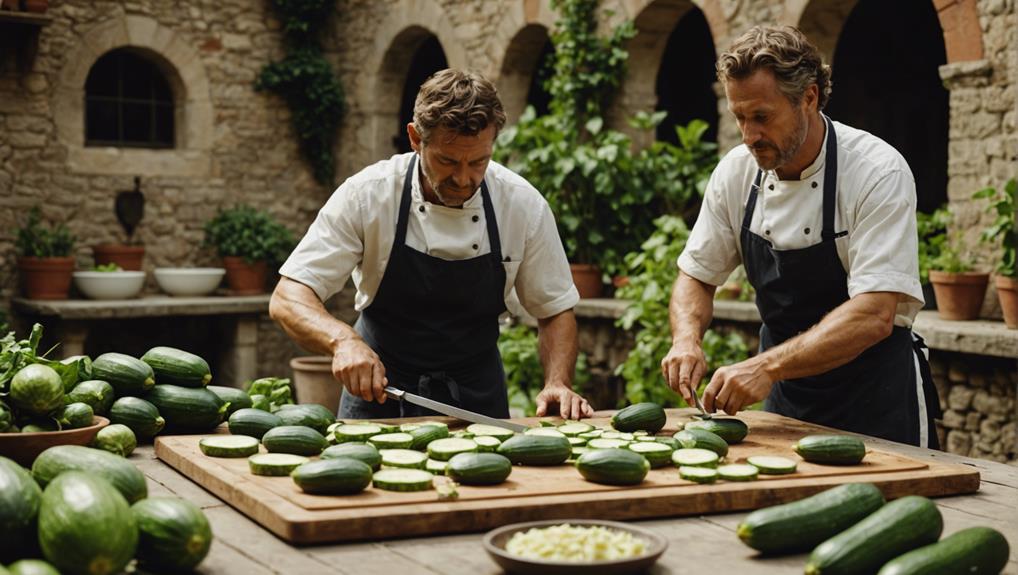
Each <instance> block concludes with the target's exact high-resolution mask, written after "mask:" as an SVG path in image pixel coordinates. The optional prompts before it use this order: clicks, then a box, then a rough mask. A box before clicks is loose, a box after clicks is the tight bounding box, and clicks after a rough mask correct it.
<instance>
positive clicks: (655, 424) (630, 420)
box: [611, 402, 668, 433]
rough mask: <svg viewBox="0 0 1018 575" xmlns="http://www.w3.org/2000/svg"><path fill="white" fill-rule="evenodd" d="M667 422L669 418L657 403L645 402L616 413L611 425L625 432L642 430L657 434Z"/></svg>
mask: <svg viewBox="0 0 1018 575" xmlns="http://www.w3.org/2000/svg"><path fill="white" fill-rule="evenodd" d="M667 421H668V417H667V416H666V415H665V410H664V408H663V407H661V406H660V405H658V404H656V403H650V402H644V403H634V404H633V405H630V406H629V407H626V408H624V409H621V410H619V411H618V412H616V413H615V415H613V416H612V419H611V425H612V427H614V428H615V429H617V430H619V431H624V432H633V431H638V430H641V429H642V430H644V431H647V432H649V433H657V432H658V431H659V430H660V429H661V428H662V427H664V426H665V423H666V422H667Z"/></svg>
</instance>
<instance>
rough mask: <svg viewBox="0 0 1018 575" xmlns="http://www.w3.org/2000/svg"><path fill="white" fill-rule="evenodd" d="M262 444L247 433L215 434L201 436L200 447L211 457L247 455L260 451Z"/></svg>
mask: <svg viewBox="0 0 1018 575" xmlns="http://www.w3.org/2000/svg"><path fill="white" fill-rule="evenodd" d="M260 444H261V443H260V442H259V441H258V438H256V437H250V436H247V435H213V436H211V437H203V438H201V440H200V441H199V442H198V448H199V449H201V452H202V453H204V454H205V455H207V456H209V457H247V456H249V455H254V454H255V453H258V446H259V445H260Z"/></svg>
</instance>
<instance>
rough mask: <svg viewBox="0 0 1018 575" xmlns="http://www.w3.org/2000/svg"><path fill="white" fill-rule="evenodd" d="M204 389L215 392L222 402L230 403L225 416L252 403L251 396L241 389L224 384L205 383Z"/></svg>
mask: <svg viewBox="0 0 1018 575" xmlns="http://www.w3.org/2000/svg"><path fill="white" fill-rule="evenodd" d="M205 389H207V390H209V391H211V392H212V393H214V394H216V397H218V398H219V399H220V400H221V401H223V402H224V403H228V404H230V407H229V408H228V409H227V410H226V417H230V416H231V415H233V413H234V412H235V411H237V410H238V409H244V408H249V407H252V406H253V405H254V403H253V402H252V401H251V396H250V395H248V394H247V392H246V391H244V390H243V389H238V388H236V387H227V386H225V385H207V386H205Z"/></svg>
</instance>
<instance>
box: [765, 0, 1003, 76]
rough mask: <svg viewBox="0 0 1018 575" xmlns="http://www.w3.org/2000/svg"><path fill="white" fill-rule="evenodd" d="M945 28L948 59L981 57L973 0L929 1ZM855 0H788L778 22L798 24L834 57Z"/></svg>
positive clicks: (977, 16) (979, 30) (977, 13)
mask: <svg viewBox="0 0 1018 575" xmlns="http://www.w3.org/2000/svg"><path fill="white" fill-rule="evenodd" d="M931 1H932V2H933V7H934V9H936V11H937V19H938V20H939V21H940V27H941V29H943V31H944V47H945V49H946V51H947V62H948V63H949V64H952V63H955V62H966V61H969V60H981V59H982V58H983V31H982V28H981V27H980V26H979V9H978V7H977V6H976V0H931ZM857 2H858V0H819V1H816V0H789V1H788V2H786V3H785V11H784V13H783V15H782V18H781V21H782V22H783V23H785V24H790V25H792V26H797V27H798V28H799V29H800V30H802V32H803V33H804V34H806V36H807V37H808V38H809V39H810V40H811V41H812V42H813V43H814V44H816V45H817V47H818V48H820V51H821V53H822V54H823V55H824V57H825V58H826V59H827V60H828V61H832V60H833V59H834V48H835V47H836V46H837V44H838V38H839V37H840V36H841V30H842V28H843V27H844V25H845V20H846V19H847V18H848V15H849V14H850V13H851V12H852V9H853V8H855V5H856V3H857Z"/></svg>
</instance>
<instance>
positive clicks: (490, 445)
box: [472, 435, 502, 452]
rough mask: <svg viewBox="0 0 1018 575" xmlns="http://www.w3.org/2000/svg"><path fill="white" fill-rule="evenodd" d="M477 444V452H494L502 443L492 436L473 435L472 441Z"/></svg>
mask: <svg viewBox="0 0 1018 575" xmlns="http://www.w3.org/2000/svg"><path fill="white" fill-rule="evenodd" d="M472 441H473V442H474V443H476V444H477V450H478V451H492V452H493V451H495V450H496V449H498V446H499V445H502V442H501V441H500V440H499V439H498V438H497V437H495V436H494V435H475V436H474V439H473V440H472Z"/></svg>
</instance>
